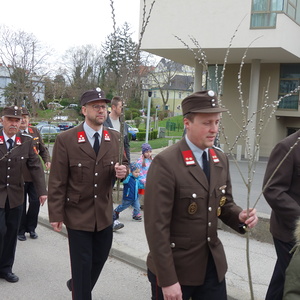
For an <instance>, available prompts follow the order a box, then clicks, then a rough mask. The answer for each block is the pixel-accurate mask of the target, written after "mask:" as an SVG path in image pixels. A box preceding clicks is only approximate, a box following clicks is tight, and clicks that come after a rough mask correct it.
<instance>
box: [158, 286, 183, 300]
mask: <svg viewBox="0 0 300 300" xmlns="http://www.w3.org/2000/svg"><path fill="white" fill-rule="evenodd" d="M162 291H163V295H164V300H182V292H181V286H180V284H179V282H176V283H175V284H172V285H170V286H165V287H162Z"/></svg>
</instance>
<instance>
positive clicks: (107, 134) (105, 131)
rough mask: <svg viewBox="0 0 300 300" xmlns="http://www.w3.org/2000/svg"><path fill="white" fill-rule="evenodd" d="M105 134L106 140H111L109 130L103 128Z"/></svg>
mask: <svg viewBox="0 0 300 300" xmlns="http://www.w3.org/2000/svg"><path fill="white" fill-rule="evenodd" d="M103 134H104V141H109V142H110V136H109V133H108V131H107V130H103Z"/></svg>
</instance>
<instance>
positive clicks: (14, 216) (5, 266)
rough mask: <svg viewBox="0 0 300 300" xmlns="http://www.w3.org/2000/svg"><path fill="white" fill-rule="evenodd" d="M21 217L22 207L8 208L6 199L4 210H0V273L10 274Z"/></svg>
mask: <svg viewBox="0 0 300 300" xmlns="http://www.w3.org/2000/svg"><path fill="white" fill-rule="evenodd" d="M21 216H22V205H19V206H17V207H14V208H10V206H9V201H8V198H7V199H6V202H5V208H0V273H2V274H5V273H12V266H13V264H14V260H15V252H16V245H17V235H18V230H19V226H20V220H21Z"/></svg>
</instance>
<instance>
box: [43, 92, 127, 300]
mask: <svg viewBox="0 0 300 300" xmlns="http://www.w3.org/2000/svg"><path fill="white" fill-rule="evenodd" d="M108 102H110V100H108V99H106V98H105V96H104V93H103V92H102V91H101V90H98V89H97V90H90V91H87V92H85V93H84V94H83V95H82V96H81V105H82V113H83V115H84V116H85V121H84V123H82V124H80V125H78V126H77V127H74V128H71V129H69V130H67V131H65V132H62V133H61V134H59V135H58V137H57V139H56V141H55V144H54V149H53V156H52V166H51V171H50V178H49V200H48V208H49V219H50V222H51V225H52V226H53V228H54V230H56V231H60V230H61V228H62V224H63V223H64V224H65V225H66V227H67V231H68V239H69V248H70V258H71V270H72V280H69V281H68V282H67V286H68V288H69V289H70V290H72V292H73V299H75V300H83V299H84V300H90V299H91V298H92V296H91V292H92V289H93V287H94V285H95V284H96V282H97V280H98V277H99V275H100V273H101V270H102V268H103V265H104V263H105V261H106V259H107V257H108V254H109V250H110V248H111V243H112V222H113V221H112V212H113V203H112V182H113V181H114V180H115V178H116V177H117V178H120V179H122V178H125V177H126V175H127V173H128V168H127V165H128V163H127V159H126V157H125V155H124V159H123V162H124V165H119V163H118V159H119V138H120V134H119V133H118V132H117V131H115V130H110V129H108V128H106V127H104V126H103V123H104V121H105V120H106V117H107V103H108Z"/></svg>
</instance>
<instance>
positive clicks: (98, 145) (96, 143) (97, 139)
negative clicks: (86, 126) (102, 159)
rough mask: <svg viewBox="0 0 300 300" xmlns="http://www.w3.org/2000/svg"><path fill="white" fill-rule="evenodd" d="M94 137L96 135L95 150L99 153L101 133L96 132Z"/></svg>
mask: <svg viewBox="0 0 300 300" xmlns="http://www.w3.org/2000/svg"><path fill="white" fill-rule="evenodd" d="M94 137H95V142H94V147H93V148H94V150H95V153H96V155H97V154H98V152H99V148H100V144H99V133H98V132H95V134H94Z"/></svg>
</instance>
